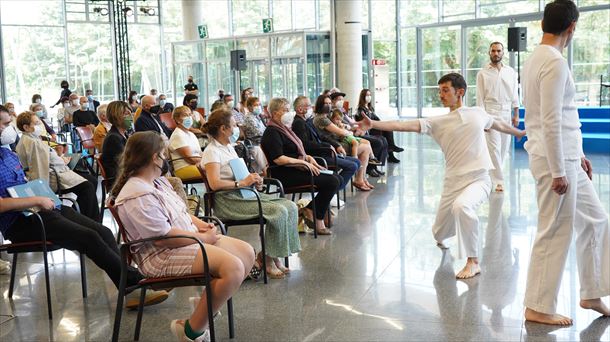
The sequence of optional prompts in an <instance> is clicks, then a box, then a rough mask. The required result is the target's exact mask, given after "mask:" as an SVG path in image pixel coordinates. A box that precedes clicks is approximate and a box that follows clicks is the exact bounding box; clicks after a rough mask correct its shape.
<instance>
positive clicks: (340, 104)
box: [335, 100, 343, 109]
mask: <svg viewBox="0 0 610 342" xmlns="http://www.w3.org/2000/svg"><path fill="white" fill-rule="evenodd" d="M335 106H337V108H339V109H341V108H343V100H339V101H337V102H336V103H335Z"/></svg>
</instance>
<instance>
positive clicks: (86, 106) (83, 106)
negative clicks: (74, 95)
mask: <svg viewBox="0 0 610 342" xmlns="http://www.w3.org/2000/svg"><path fill="white" fill-rule="evenodd" d="M80 109H81V110H87V109H89V105H88V104H86V103H83V104H81V105H80Z"/></svg>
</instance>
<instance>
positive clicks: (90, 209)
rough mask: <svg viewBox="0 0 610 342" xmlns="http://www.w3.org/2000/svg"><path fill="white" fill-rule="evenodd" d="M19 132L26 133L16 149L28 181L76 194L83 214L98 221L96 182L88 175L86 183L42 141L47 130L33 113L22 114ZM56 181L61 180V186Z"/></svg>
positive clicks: (95, 179)
mask: <svg viewBox="0 0 610 342" xmlns="http://www.w3.org/2000/svg"><path fill="white" fill-rule="evenodd" d="M17 128H18V129H19V130H20V131H22V132H23V135H22V136H21V140H19V144H18V145H17V154H18V155H19V159H20V160H21V164H23V166H24V167H25V168H26V174H27V176H28V179H29V180H34V179H42V180H43V181H45V182H46V183H47V184H49V185H50V186H51V189H53V191H58V189H59V188H61V190H62V192H64V193H70V192H72V193H74V194H75V195H76V196H77V198H76V201H77V202H78V206H79V208H80V211H81V213H82V214H83V215H85V216H87V217H89V218H91V219H92V220H94V221H98V220H99V214H100V213H99V207H98V203H97V196H96V194H95V188H96V187H97V178H95V177H94V176H91V175H86V177H87V179H85V178H84V177H83V176H81V175H79V174H77V173H76V172H74V171H72V170H70V168H69V167H68V166H67V165H66V164H67V162H69V161H70V160H69V159H64V158H62V157H60V156H58V155H57V152H55V150H54V149H52V148H50V147H49V145H48V144H47V143H45V142H44V141H42V140H41V139H40V135H41V134H43V132H44V126H43V125H42V122H41V121H40V119H39V118H38V116H36V114H34V113H32V112H23V113H21V114H19V116H18V117H17ZM56 174H57V176H56ZM56 177H57V178H58V179H59V184H57V179H56Z"/></svg>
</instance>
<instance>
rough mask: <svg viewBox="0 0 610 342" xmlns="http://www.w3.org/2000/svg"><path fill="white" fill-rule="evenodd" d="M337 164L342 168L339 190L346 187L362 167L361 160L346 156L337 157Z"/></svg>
mask: <svg viewBox="0 0 610 342" xmlns="http://www.w3.org/2000/svg"><path fill="white" fill-rule="evenodd" d="M337 166H338V167H339V168H340V169H341V171H340V172H339V177H340V178H341V184H340V185H339V190H343V189H345V187H346V186H347V183H349V180H350V179H352V177H353V176H354V175H355V174H356V172H357V171H358V169H359V168H360V161H359V160H358V158H354V157H349V156H346V157H344V158H341V157H337Z"/></svg>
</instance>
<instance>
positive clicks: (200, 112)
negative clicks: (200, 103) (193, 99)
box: [195, 108, 205, 118]
mask: <svg viewBox="0 0 610 342" xmlns="http://www.w3.org/2000/svg"><path fill="white" fill-rule="evenodd" d="M195 110H196V111H197V112H199V114H201V117H204V118H205V108H196V109H195Z"/></svg>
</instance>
